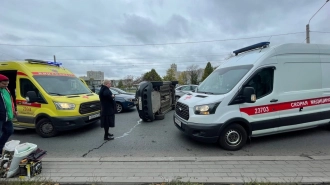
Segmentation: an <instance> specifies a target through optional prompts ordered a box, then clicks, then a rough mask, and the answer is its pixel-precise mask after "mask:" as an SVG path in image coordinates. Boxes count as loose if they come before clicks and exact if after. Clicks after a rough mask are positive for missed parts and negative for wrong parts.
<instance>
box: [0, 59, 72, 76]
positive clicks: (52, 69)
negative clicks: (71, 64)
mask: <svg viewBox="0 0 330 185" xmlns="http://www.w3.org/2000/svg"><path fill="white" fill-rule="evenodd" d="M0 63H2V64H3V65H7V66H8V68H17V70H23V71H26V72H27V71H28V72H29V73H32V75H55V76H58V75H65V76H67V75H69V76H74V74H73V73H72V72H71V71H70V70H68V69H65V68H63V67H60V66H61V65H62V63H59V62H51V61H42V60H35V59H26V60H25V61H6V62H0ZM19 66H20V67H19ZM23 71H21V72H23Z"/></svg>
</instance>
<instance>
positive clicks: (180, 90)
mask: <svg viewBox="0 0 330 185" xmlns="http://www.w3.org/2000/svg"><path fill="white" fill-rule="evenodd" d="M197 87H198V85H181V86H179V87H177V88H175V100H176V101H177V100H178V99H179V98H180V97H181V96H183V95H185V94H187V93H189V92H192V91H194V90H195V89H196V88H197Z"/></svg>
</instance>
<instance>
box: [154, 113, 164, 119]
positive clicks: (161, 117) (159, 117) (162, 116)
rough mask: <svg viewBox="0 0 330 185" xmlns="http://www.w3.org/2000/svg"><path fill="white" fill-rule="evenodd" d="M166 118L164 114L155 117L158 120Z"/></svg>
mask: <svg viewBox="0 0 330 185" xmlns="http://www.w3.org/2000/svg"><path fill="white" fill-rule="evenodd" d="M164 118H165V115H164V114H159V115H155V119H156V120H163V119H164Z"/></svg>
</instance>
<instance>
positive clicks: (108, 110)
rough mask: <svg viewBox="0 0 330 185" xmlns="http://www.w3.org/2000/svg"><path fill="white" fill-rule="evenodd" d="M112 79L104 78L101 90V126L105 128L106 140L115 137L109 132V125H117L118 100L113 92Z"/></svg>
mask: <svg viewBox="0 0 330 185" xmlns="http://www.w3.org/2000/svg"><path fill="white" fill-rule="evenodd" d="M110 87H111V81H110V80H104V82H103V85H102V86H101V89H100V92H99V98H100V102H101V128H104V140H112V139H114V137H113V134H110V133H109V127H115V113H116V112H117V109H116V102H115V100H114V98H115V96H114V95H113V94H112V93H111V91H110V89H109V88H110Z"/></svg>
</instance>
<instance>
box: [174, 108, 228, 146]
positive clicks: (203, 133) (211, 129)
mask: <svg viewBox="0 0 330 185" xmlns="http://www.w3.org/2000/svg"><path fill="white" fill-rule="evenodd" d="M175 118H176V119H177V120H179V121H180V122H181V126H179V124H177V123H176V122H175ZM173 122H174V125H175V126H176V127H177V128H178V129H179V130H181V131H182V132H184V133H185V134H186V135H188V136H189V137H191V138H193V139H195V140H197V141H201V142H206V143H216V142H217V141H218V139H219V134H220V133H219V131H220V128H221V126H222V125H223V124H212V125H211V124H202V123H199V124H198V123H189V122H187V121H185V120H183V119H182V118H180V117H179V116H177V115H176V113H174V115H173Z"/></svg>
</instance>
